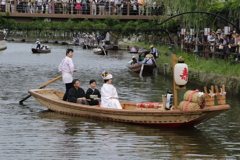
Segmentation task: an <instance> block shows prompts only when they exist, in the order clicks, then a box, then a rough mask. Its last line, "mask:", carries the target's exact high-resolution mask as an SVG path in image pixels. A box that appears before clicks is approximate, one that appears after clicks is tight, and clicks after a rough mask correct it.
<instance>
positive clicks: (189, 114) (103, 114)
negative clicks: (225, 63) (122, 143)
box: [28, 89, 230, 128]
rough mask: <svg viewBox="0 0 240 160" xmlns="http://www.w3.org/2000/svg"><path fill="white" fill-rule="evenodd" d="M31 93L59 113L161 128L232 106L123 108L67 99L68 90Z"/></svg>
mask: <svg viewBox="0 0 240 160" xmlns="http://www.w3.org/2000/svg"><path fill="white" fill-rule="evenodd" d="M28 92H29V93H30V94H31V95H32V96H33V97H34V98H35V99H36V100H37V101H38V102H39V103H40V104H42V105H44V106H46V107H47V108H48V109H50V110H52V111H55V112H58V113H64V114H70V115H76V116H84V117H91V118H98V119H102V120H108V121H117V122H125V123H135V124H141V125H149V126H158V127H171V128H176V127H193V126H196V125H198V124H200V123H202V122H204V121H206V120H208V119H210V118H212V117H215V116H217V115H218V114H220V113H222V112H224V111H226V110H228V109H229V108H230V106H229V105H227V104H223V105H212V106H206V107H204V108H202V109H196V110H187V111H182V110H180V109H175V110H166V109H165V102H163V103H153V104H149V103H136V102H123V101H121V102H120V103H121V106H122V108H123V109H111V108H102V107H99V106H97V105H96V106H89V105H83V104H77V103H71V102H66V101H63V100H62V97H63V94H64V92H61V91H57V90H52V89H31V90H29V91H28ZM150 106H151V108H150ZM142 107H144V108H142Z"/></svg>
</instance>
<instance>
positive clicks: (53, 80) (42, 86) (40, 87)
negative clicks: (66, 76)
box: [19, 75, 62, 104]
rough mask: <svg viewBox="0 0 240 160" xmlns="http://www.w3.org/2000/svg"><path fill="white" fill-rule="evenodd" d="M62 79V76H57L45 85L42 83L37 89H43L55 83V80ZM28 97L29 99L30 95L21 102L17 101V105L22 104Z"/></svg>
mask: <svg viewBox="0 0 240 160" xmlns="http://www.w3.org/2000/svg"><path fill="white" fill-rule="evenodd" d="M61 78H62V75H61V76H58V77H56V78H54V79H52V80H50V81H48V82H47V83H44V84H43V85H41V86H39V87H38V88H37V89H42V88H45V87H46V86H47V85H49V84H51V83H53V82H56V81H57V80H59V79H61ZM29 97H31V95H28V96H27V97H25V98H23V99H22V100H21V101H19V104H23V101H25V100H26V99H28V98H29Z"/></svg>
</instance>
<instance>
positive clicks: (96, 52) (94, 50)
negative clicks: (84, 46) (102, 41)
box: [93, 48, 108, 55]
mask: <svg viewBox="0 0 240 160" xmlns="http://www.w3.org/2000/svg"><path fill="white" fill-rule="evenodd" d="M93 53H95V54H98V55H105V53H106V55H107V54H108V51H106V50H105V52H104V51H103V50H102V49H100V48H94V49H93Z"/></svg>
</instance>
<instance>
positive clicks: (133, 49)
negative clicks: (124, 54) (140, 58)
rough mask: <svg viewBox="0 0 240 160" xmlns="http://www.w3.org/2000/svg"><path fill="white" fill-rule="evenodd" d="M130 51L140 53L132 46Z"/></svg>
mask: <svg viewBox="0 0 240 160" xmlns="http://www.w3.org/2000/svg"><path fill="white" fill-rule="evenodd" d="M129 53H138V50H137V49H136V48H135V47H132V48H131V49H130V51H129Z"/></svg>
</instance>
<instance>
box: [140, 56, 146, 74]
mask: <svg viewBox="0 0 240 160" xmlns="http://www.w3.org/2000/svg"><path fill="white" fill-rule="evenodd" d="M144 63H145V58H144V59H143V61H142V66H141V70H140V73H139V76H140V77H142V72H143V68H144Z"/></svg>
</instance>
